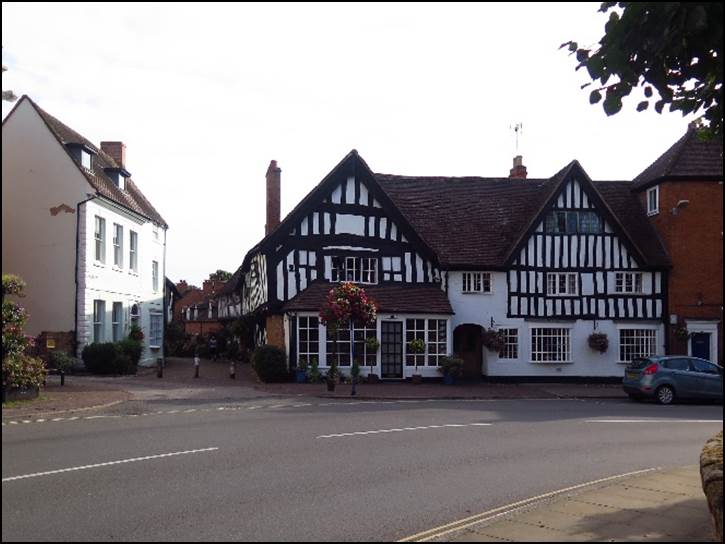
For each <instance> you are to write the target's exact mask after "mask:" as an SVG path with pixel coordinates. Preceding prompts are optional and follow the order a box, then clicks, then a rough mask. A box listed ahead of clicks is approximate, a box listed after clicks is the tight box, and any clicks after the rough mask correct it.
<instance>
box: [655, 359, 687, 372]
mask: <svg viewBox="0 0 725 544" xmlns="http://www.w3.org/2000/svg"><path fill="white" fill-rule="evenodd" d="M662 366H663V367H665V368H667V369H668V370H690V363H689V361H688V360H687V359H665V360H664V361H662Z"/></svg>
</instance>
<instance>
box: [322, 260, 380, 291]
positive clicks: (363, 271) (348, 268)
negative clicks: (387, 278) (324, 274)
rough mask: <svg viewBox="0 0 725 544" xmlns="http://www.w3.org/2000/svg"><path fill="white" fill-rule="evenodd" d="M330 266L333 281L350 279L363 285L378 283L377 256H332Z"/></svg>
mask: <svg viewBox="0 0 725 544" xmlns="http://www.w3.org/2000/svg"><path fill="white" fill-rule="evenodd" d="M330 266H331V270H330V277H331V281H333V282H343V281H350V282H353V283H360V284H364V285H376V284H377V283H378V258H377V257H357V256H354V255H348V256H345V257H342V256H333V257H332V261H331V265H330ZM366 276H367V279H365V278H366Z"/></svg>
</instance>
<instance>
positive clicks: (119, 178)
mask: <svg viewBox="0 0 725 544" xmlns="http://www.w3.org/2000/svg"><path fill="white" fill-rule="evenodd" d="M104 170H105V172H106V175H107V176H108V177H109V178H111V181H112V182H113V184H114V185H115V186H116V187H118V188H119V189H121V190H122V191H125V190H126V178H127V177H129V176H130V175H131V174H130V173H128V172H127V171H126V170H125V169H124V168H116V167H113V168H110V167H108V168H104Z"/></svg>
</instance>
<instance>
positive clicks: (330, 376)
mask: <svg viewBox="0 0 725 544" xmlns="http://www.w3.org/2000/svg"><path fill="white" fill-rule="evenodd" d="M338 377H339V372H338V370H337V365H336V364H334V363H333V364H332V365H330V368H328V369H327V376H326V377H325V383H326V384H327V390H328V391H334V390H335V384H336V383H337V379H338Z"/></svg>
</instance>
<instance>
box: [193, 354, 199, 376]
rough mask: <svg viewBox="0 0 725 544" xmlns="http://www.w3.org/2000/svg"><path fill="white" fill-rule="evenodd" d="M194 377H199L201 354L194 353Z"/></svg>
mask: <svg viewBox="0 0 725 544" xmlns="http://www.w3.org/2000/svg"><path fill="white" fill-rule="evenodd" d="M194 377H195V378H198V377H199V356H198V355H194Z"/></svg>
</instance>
